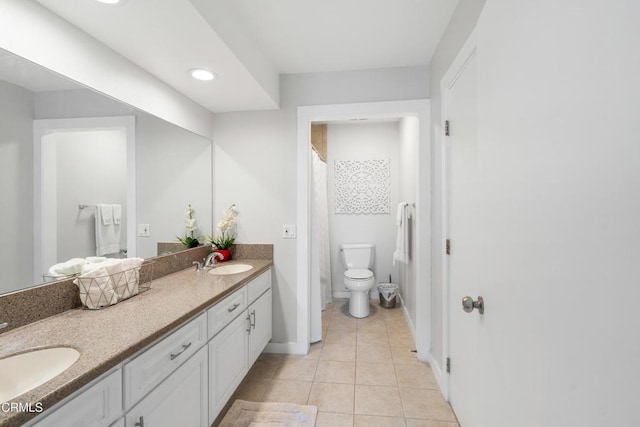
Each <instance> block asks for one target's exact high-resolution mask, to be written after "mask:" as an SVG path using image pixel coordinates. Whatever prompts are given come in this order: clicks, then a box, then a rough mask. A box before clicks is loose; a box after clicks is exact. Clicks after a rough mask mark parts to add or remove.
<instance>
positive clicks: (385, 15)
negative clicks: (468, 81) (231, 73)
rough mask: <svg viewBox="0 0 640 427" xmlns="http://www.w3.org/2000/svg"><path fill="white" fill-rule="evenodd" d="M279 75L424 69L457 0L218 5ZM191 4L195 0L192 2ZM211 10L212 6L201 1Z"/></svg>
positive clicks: (272, 0)
mask: <svg viewBox="0 0 640 427" xmlns="http://www.w3.org/2000/svg"><path fill="white" fill-rule="evenodd" d="M222 1H225V2H228V3H230V4H232V5H233V9H232V10H233V12H234V13H235V14H236V15H237V16H238V20H239V21H240V22H242V23H244V26H245V29H246V30H247V31H249V32H250V33H251V34H252V35H253V37H254V38H255V39H256V40H258V41H259V43H260V44H261V45H262V47H263V49H264V50H265V52H266V53H267V56H268V57H269V58H270V59H271V60H272V61H273V63H274V65H275V66H276V68H277V69H278V71H279V72H280V73H309V72H325V71H347V70H363V69H370V68H387V67H411V66H418V65H428V64H429V60H430V59H431V56H432V55H433V52H434V50H435V48H436V46H437V44H438V42H439V40H440V37H441V36H442V33H443V32H444V29H445V28H446V26H447V24H448V23H449V19H450V18H451V15H452V14H453V10H454V9H455V7H456V5H457V3H458V2H457V0H322V1H313V0H269V1H256V0H222ZM194 3H197V1H194ZM203 3H206V4H208V5H209V7H211V8H215V4H216V3H217V2H216V1H210V0H206V1H203Z"/></svg>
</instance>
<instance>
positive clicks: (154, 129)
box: [136, 114, 213, 258]
mask: <svg viewBox="0 0 640 427" xmlns="http://www.w3.org/2000/svg"><path fill="white" fill-rule="evenodd" d="M211 150H212V146H211V141H209V140H208V139H205V138H203V137H201V136H199V135H196V134H193V133H191V132H188V131H186V130H184V129H181V128H179V127H177V126H174V125H172V124H171V123H167V122H165V121H163V120H159V119H157V118H156V117H152V116H149V115H148V114H139V115H137V116H136V176H137V187H138V188H137V191H136V194H137V206H138V211H137V214H138V224H149V225H150V229H151V236H150V237H138V240H137V245H138V253H137V255H138V256H139V257H142V258H148V257H152V256H156V255H157V254H158V253H157V246H156V243H157V242H175V241H176V236H184V235H185V232H186V231H185V213H186V211H187V205H188V204H191V206H192V207H193V209H194V211H195V218H196V221H197V225H198V230H196V231H195V233H194V234H195V236H196V237H198V236H203V237H206V236H207V235H210V234H211V233H212V231H213V230H212V216H213V214H212V212H211V207H212V204H211V203H212V193H213V191H212V171H211V167H212V165H211V162H212V161H211Z"/></svg>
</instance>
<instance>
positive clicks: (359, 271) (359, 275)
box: [344, 268, 373, 280]
mask: <svg viewBox="0 0 640 427" xmlns="http://www.w3.org/2000/svg"><path fill="white" fill-rule="evenodd" d="M344 275H345V276H347V277H348V278H349V279H361V280H362V279H370V278H372V277H373V272H372V271H371V270H367V269H364V268H354V269H351V270H347V271H345V272H344Z"/></svg>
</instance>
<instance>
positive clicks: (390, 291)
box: [378, 283, 398, 308]
mask: <svg viewBox="0 0 640 427" xmlns="http://www.w3.org/2000/svg"><path fill="white" fill-rule="evenodd" d="M378 292H379V293H380V307H384V308H393V307H395V306H396V295H397V294H398V285H396V284H395V283H381V284H379V285H378Z"/></svg>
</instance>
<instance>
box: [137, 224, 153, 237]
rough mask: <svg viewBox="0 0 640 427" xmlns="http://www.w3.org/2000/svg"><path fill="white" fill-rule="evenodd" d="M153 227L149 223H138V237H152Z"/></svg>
mask: <svg viewBox="0 0 640 427" xmlns="http://www.w3.org/2000/svg"><path fill="white" fill-rule="evenodd" d="M150 236H151V227H150V226H149V224H138V237H150Z"/></svg>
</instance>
